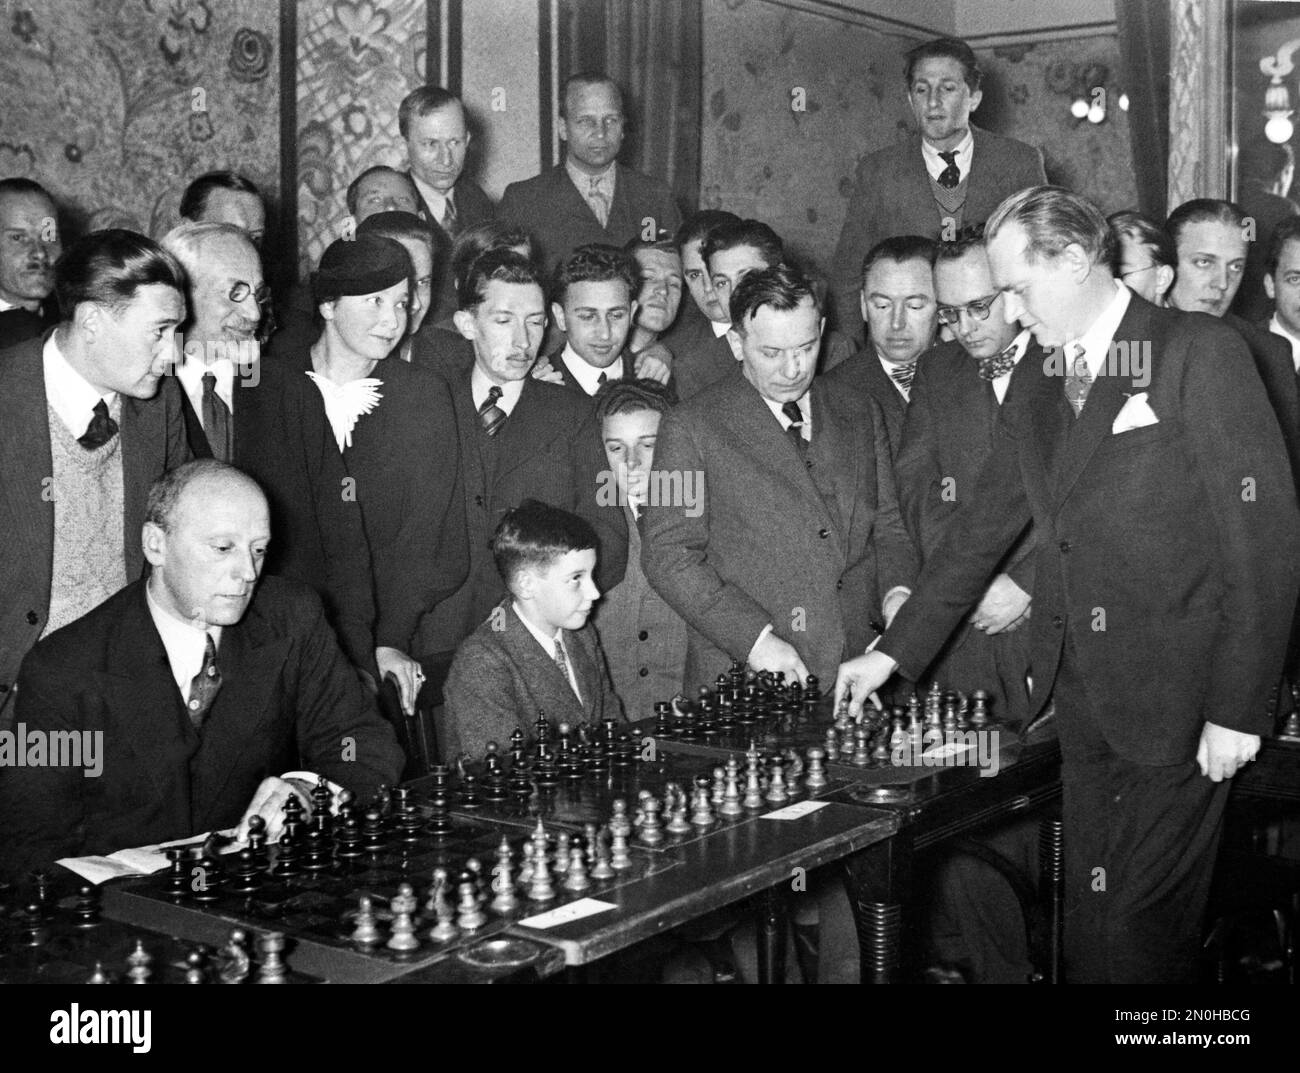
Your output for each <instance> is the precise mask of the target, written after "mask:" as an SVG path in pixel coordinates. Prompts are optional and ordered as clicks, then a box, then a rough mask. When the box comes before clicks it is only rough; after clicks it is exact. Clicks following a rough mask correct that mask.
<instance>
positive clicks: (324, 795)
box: [311, 775, 334, 833]
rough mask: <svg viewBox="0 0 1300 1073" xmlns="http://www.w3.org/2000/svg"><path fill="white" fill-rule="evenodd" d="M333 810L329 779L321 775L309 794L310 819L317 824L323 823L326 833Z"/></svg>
mask: <svg viewBox="0 0 1300 1073" xmlns="http://www.w3.org/2000/svg"><path fill="white" fill-rule="evenodd" d="M333 808H334V791H333V790H331V789H330V783H329V779H327V778H325V776H324V775H322V776H320V778H319V779H318V780H317V782H316V785H315V787H313V789H312V792H311V817H312V819H313V820H314V821H316V822H317V823H320V822H323V823H324V825H325V830H326V832H327V833H328V831H329V826H330V820H331V818H332V813H333Z"/></svg>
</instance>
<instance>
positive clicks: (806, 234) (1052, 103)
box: [700, 0, 1137, 271]
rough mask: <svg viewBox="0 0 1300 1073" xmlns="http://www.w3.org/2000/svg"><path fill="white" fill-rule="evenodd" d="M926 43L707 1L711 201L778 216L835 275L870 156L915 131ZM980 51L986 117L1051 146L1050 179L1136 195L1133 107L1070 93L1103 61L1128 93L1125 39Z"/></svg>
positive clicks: (1127, 199) (804, 253)
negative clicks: (911, 57)
mask: <svg viewBox="0 0 1300 1073" xmlns="http://www.w3.org/2000/svg"><path fill="white" fill-rule="evenodd" d="M917 40H919V38H916V37H911V36H904V35H901V34H900V35H896V34H886V33H882V32H881V31H878V30H875V29H872V28H869V27H865V26H859V25H854V24H851V23H848V22H843V21H840V20H838V19H833V18H829V17H826V16H823V15H817V14H812V13H810V12H804V11H795V10H791V9H789V8H786V7H784V6H778V5H776V4H772V3H766V2H764V0H724V2H723V3H707V4H705V5H704V52H705V56H706V57H707V62H706V63H705V68H704V94H703V99H704V116H703V129H702V132H701V199H700V203H701V207H712V208H726V209H730V210H731V211H732V212H736V213H739V214H741V215H742V216H754V217H757V218H759V219H763V220H765V221H767V222H768V223H770V224H771V225H772V226H773V227H774V228H775V229H776V230H777V232H778V233H779V234H781V235H782V237H784V238H785V240H786V242H787V244H788V245H789V246H790V247H791V249H792V250H793V251H794V252H795V253H796V254H797V255H799V256H800V257H803V258H806V259H808V260H809V261H811V263H812V264H813V265H815V266H816V267H818V268H820V269H821V270H822V271H825V270H826V268H827V267H828V266H829V263H830V259H831V255H832V253H833V252H834V249H835V243H836V240H837V239H838V238H839V233H840V228H841V226H842V225H843V222H844V212H845V209H846V208H847V205H848V197H849V194H850V192H851V190H852V187H853V178H854V174H855V172H856V170H857V164H858V161H859V160H860V159H861V157H862V156H865V155H866V154H868V153H870V152H873V151H874V150H876V149H878V148H880V147H882V146H884V145H887V144H889V143H890V142H891V141H893V140H896V139H898V138H900V137H905V136H906V135H907V134H908V132H909V131H910V130H911V113H910V111H909V109H908V107H907V101H906V98H905V95H904V90H903V76H902V54H903V53H904V52H905V51H906V50H907V49H908V48H910V47H911V46H912V45H913V44H915V43H916V41H917ZM979 58H980V64H981V67H982V68H983V69H984V71H985V101H984V103H983V104H982V105H981V107H980V109H979V110H978V111H977V112H976V113H975V120H976V122H977V123H979V124H980V125H982V126H985V127H987V128H988V129H991V130H994V131H996V132H997V133H1000V134H1007V135H1010V136H1012V137H1015V138H1019V139H1021V140H1022V141H1026V142H1029V143H1031V144H1033V145H1037V146H1039V147H1040V148H1041V149H1042V150H1043V152H1044V157H1045V160H1046V165H1047V174H1048V178H1049V179H1052V180H1054V181H1057V182H1060V183H1063V184H1064V185H1066V186H1069V187H1071V188H1072V189H1075V190H1079V191H1081V192H1083V193H1086V194H1088V195H1089V196H1091V197H1093V198H1094V199H1095V200H1097V201H1098V202H1099V203H1100V204H1101V206H1102V208H1103V209H1105V210H1106V211H1107V212H1111V211H1114V210H1115V209H1119V208H1124V207H1127V206H1130V205H1133V204H1135V203H1136V198H1137V195H1136V190H1135V187H1134V180H1133V176H1132V153H1131V151H1130V148H1129V140H1128V126H1127V122H1126V120H1125V116H1124V113H1123V112H1121V111H1120V110H1119V109H1118V108H1117V107H1114V106H1112V107H1111V109H1110V111H1109V117H1108V119H1107V121H1106V122H1105V123H1103V124H1101V125H1099V126H1094V125H1092V124H1090V123H1088V122H1086V121H1084V122H1083V123H1082V124H1080V123H1079V121H1078V120H1075V119H1074V118H1073V117H1072V116H1071V115H1070V101H1071V92H1070V91H1071V90H1072V88H1073V86H1074V83H1075V81H1077V79H1078V78H1081V77H1082V76H1083V75H1084V74H1085V73H1088V74H1096V71H1097V70H1098V69H1101V70H1103V71H1104V72H1105V73H1106V75H1107V76H1108V77H1107V79H1106V81H1105V83H1104V84H1105V85H1106V86H1107V87H1108V88H1109V89H1114V88H1116V85H1115V80H1116V75H1117V73H1118V71H1119V47H1118V44H1117V42H1116V39H1115V38H1114V37H1113V36H1111V37H1100V38H1088V39H1081V40H1070V41H1059V42H1047V43H1040V44H1030V45H1022V46H1016V47H1014V48H999V49H995V50H985V51H982V52H980V53H979ZM800 90H802V91H803V92H802V93H799V91H800ZM1117 97H1118V93H1117V92H1116V93H1114V94H1112V98H1113V99H1114V98H1117ZM796 105H801V106H802V109H803V110H799V108H798V107H795V106H796Z"/></svg>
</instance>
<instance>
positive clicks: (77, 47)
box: [0, 0, 280, 236]
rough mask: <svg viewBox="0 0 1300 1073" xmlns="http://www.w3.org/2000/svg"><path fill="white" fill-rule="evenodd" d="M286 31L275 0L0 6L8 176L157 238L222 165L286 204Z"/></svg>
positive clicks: (82, 214) (71, 207) (96, 217)
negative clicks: (189, 190)
mask: <svg viewBox="0 0 1300 1073" xmlns="http://www.w3.org/2000/svg"><path fill="white" fill-rule="evenodd" d="M277 33H278V26H277V8H276V5H275V4H273V3H266V2H265V0H52V2H49V0H47V2H41V3H37V2H36V0H0V42H2V43H0V85H3V86H4V106H3V108H0V176H7V175H26V176H30V177H32V178H34V179H36V180H37V181H39V182H41V183H43V184H44V185H45V186H46V187H47V188H48V189H49V190H50V191H51V193H53V194H54V196H55V197H56V198H57V199H58V200H59V202H60V203H61V205H62V206H63V207H64V209H65V210H66V212H67V215H68V217H69V218H70V221H71V222H72V223H73V224H74V226H77V227H80V228H99V227H110V226H122V227H130V228H133V229H135V230H138V231H143V232H146V233H148V234H152V235H155V236H159V235H161V234H162V233H164V232H165V231H166V230H167V229H168V228H169V227H171V226H172V224H174V223H175V221H176V212H177V206H178V204H179V201H180V195H181V192H182V191H183V190H184V188H185V186H186V184H187V183H188V182H189V180H190V179H192V178H193V177H194V176H196V175H198V174H201V173H202V172H204V171H209V170H212V169H213V168H218V167H229V168H234V169H235V170H237V171H240V172H243V173H244V174H246V175H248V176H249V177H250V178H252V179H253V180H254V181H255V182H257V183H258V185H259V186H260V187H262V189H263V190H264V191H265V192H266V193H267V195H268V196H269V197H270V198H272V199H275V198H277V197H278V178H277V176H278V168H279V123H280V119H279V103H278V89H277V85H278V82H277V71H278V65H279V59H278V46H277V43H276V37H277Z"/></svg>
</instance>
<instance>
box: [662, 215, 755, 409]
mask: <svg viewBox="0 0 1300 1073" xmlns="http://www.w3.org/2000/svg"><path fill="white" fill-rule="evenodd" d="M727 223H737V224H738V223H740V217H739V216H736V215H735V214H734V213H730V212H722V211H721V210H719V209H701V210H700V211H699V212H697V213H695V215H694V216H692V217H690V219H688V220H687V221H686V222H685V223H684V224H682V226H681V227H680V228H678V229H677V238H676V241H677V249H678V250H679V251H680V253H681V255H682V275H683V277H684V279H685V281H686V289H687V290H688V291H689V292H690V295H691V300H690V301H689V302H683V303H682V309H681V311H680V313H679V314H678V316H677V320H676V322H675V323H674V324H673V326H672V327H671V328H670V329H669V330H668V331H667V332H665V333H664V335H663V336H662V338H661V339H660V342H661V343H663V344H664V346H666V347H667V348H668V349H669V350H670V351H671V352H672V355H673V376H674V378H675V380H676V385H677V394H678V397H679V398H681V399H682V400H686V399H689V398H690V397H691V396H693V395H698V394H699V393H700V392H701V391H702V390H703V389H704V388H706V387H707V386H708V385H709V384H711V383H713V382H714V381H715V380H720V379H721V378H722V377H724V376H726V375H727V374H728V373H730V372H732V371H733V370H734V369H735V367H736V355H735V353H734V351H733V350H732V349H731V343H730V341H729V340H728V339H727V329H728V328H730V327H731V314H730V313H729V312H728V311H727V309H726V307H725V306H724V305H723V304H722V303H721V302H720V301H719V300H718V296H717V295H716V294H715V293H714V290H713V282H712V281H711V280H710V279H709V266H708V265H707V264H705V263H704V255H703V254H702V253H701V248H702V246H703V244H704V240H705V238H707V237H708V234H709V232H710V231H711V230H712V229H713V228H715V227H717V226H719V225H721V224H727Z"/></svg>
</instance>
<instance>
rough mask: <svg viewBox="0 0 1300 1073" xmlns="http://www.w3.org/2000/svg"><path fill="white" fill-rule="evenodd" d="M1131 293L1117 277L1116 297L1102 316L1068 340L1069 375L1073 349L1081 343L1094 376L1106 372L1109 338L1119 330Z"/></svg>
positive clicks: (1067, 365) (1066, 367)
mask: <svg viewBox="0 0 1300 1073" xmlns="http://www.w3.org/2000/svg"><path fill="white" fill-rule="evenodd" d="M1132 294H1133V292H1132V291H1130V290H1129V289H1128V288H1127V287H1125V286H1124V284H1122V283H1121V282H1120V281H1119V280H1115V297H1114V298H1112V299H1111V301H1110V304H1109V305H1108V306H1106V308H1105V309H1103V310H1102V311H1101V316H1099V317H1098V318H1097V319H1096V320H1094V321H1093V322H1092V325H1091V326H1090V327H1089V328H1088V330H1087V331H1085V332H1084V333H1083V334H1082V335H1081V336H1079V338H1078V339H1068V340H1066V342H1065V345H1064V347H1063V348H1062V349H1063V351H1064V354H1065V374H1066V376H1069V375H1071V374H1072V373H1073V372H1074V351H1075V347H1076V345H1078V344H1082V345H1083V358H1084V361H1086V362H1087V364H1088V372H1089V373H1091V374H1092V378H1093V380H1096V379H1097V377H1099V376H1105V375H1106V372H1105V370H1106V359H1107V357H1108V356H1109V354H1110V342H1111V340H1112V339H1114V338H1115V333H1116V332H1117V331H1119V322H1120V321H1122V320H1123V319H1124V314H1125V313H1127V312H1128V303H1129V298H1130V297H1132ZM1117 371H1119V370H1117ZM1062 390H1064V389H1062Z"/></svg>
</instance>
